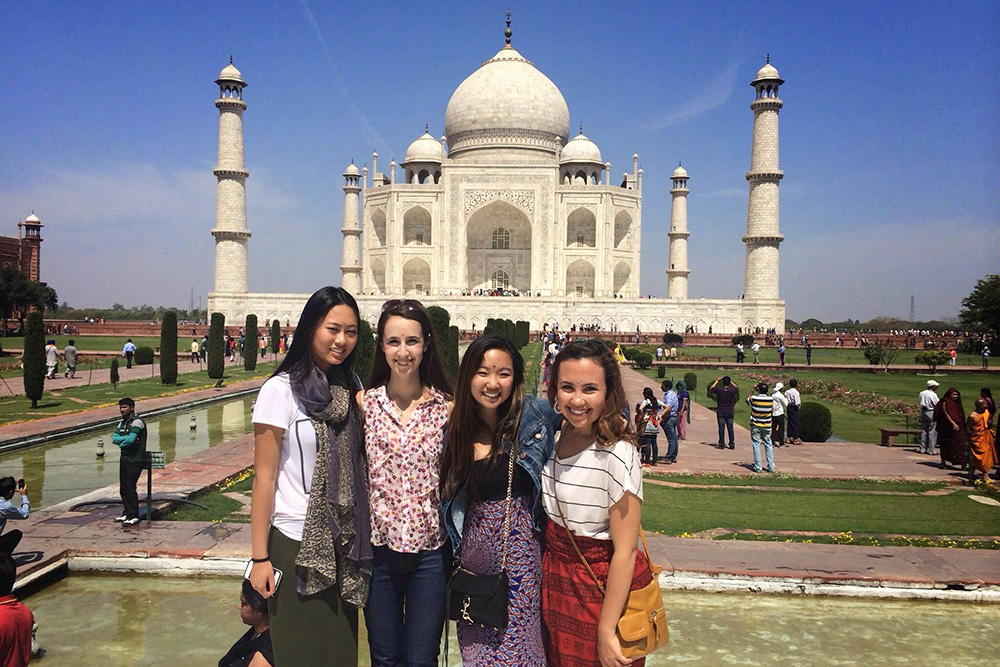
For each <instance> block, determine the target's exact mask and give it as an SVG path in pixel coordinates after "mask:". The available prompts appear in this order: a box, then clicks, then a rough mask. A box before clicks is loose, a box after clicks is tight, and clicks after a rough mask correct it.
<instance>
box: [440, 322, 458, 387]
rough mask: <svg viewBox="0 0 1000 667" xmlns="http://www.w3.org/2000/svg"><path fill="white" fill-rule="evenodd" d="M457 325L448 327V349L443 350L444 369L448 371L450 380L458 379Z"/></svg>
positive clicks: (455, 380)
mask: <svg viewBox="0 0 1000 667" xmlns="http://www.w3.org/2000/svg"><path fill="white" fill-rule="evenodd" d="M458 337H459V332H458V327H456V326H455V325H452V326H450V327H448V349H447V350H446V351H445V355H444V357H443V359H444V369H445V370H446V371H447V372H448V375H449V377H451V379H452V382H457V381H458V365H459V359H458Z"/></svg>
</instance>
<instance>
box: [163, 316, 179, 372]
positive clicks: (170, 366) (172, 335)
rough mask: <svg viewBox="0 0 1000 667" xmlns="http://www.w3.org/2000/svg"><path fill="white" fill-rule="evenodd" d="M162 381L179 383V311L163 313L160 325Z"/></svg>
mask: <svg viewBox="0 0 1000 667" xmlns="http://www.w3.org/2000/svg"><path fill="white" fill-rule="evenodd" d="M160 383H161V384H177V311H175V310H168V311H167V312H165V313H163V323H162V324H161V325H160Z"/></svg>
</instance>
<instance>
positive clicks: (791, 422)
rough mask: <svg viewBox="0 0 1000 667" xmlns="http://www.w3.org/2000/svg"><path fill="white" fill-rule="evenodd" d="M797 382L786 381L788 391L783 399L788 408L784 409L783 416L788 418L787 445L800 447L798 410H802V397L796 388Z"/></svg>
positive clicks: (794, 380)
mask: <svg viewBox="0 0 1000 667" xmlns="http://www.w3.org/2000/svg"><path fill="white" fill-rule="evenodd" d="M798 386H799V381H798V380H796V379H795V378H792V379H791V380H789V381H788V391H786V392H785V399H786V400H787V401H788V406H787V407H786V408H785V415H786V417H787V418H788V444H790V445H801V444H802V439H801V438H800V437H799V410H800V409H801V408H802V396H801V394H799V390H798V389H796V387H798Z"/></svg>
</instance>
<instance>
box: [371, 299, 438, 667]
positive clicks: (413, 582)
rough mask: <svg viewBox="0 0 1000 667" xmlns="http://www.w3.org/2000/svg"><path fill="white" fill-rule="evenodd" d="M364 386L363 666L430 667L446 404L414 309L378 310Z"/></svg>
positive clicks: (423, 318) (432, 349)
mask: <svg viewBox="0 0 1000 667" xmlns="http://www.w3.org/2000/svg"><path fill="white" fill-rule="evenodd" d="M371 386H372V388H371V389H369V390H368V391H367V392H365V397H364V406H365V448H366V450H367V453H368V480H369V487H370V488H369V499H370V504H371V525H372V531H371V532H372V537H371V541H372V546H373V549H374V557H375V560H374V569H373V573H372V588H371V594H370V596H369V598H368V605H367V606H366V607H365V624H366V625H367V627H368V644H369V647H370V649H371V661H372V666H373V667H379V666H381V665H393V666H395V665H404V664H405V665H428V666H431V665H436V664H437V660H438V649H439V646H440V641H441V631H442V629H443V628H444V621H445V603H446V600H445V591H446V588H447V583H448V581H447V576H448V572H447V567H448V565H449V564H450V558H449V554H448V548H447V545H446V542H447V537H446V533H445V529H444V526H442V524H441V501H440V495H439V492H438V486H439V477H440V465H441V464H440V459H441V450H442V447H443V444H444V437H443V430H442V429H443V427H444V425H445V422H446V421H447V420H448V415H449V414H450V412H451V409H452V407H453V403H452V399H451V393H452V389H451V382H450V381H449V380H448V377H447V376H446V375H445V373H444V369H443V368H442V365H441V361H440V358H439V356H438V353H437V347H436V345H435V341H434V338H433V336H432V332H431V322H430V318H429V317H428V316H427V312H426V311H425V310H424V308H423V306H422V305H421V304H420V302H419V301H413V300H411V299H406V300H400V299H393V300H392V301H387V302H386V303H385V305H383V307H382V316H381V317H380V318H379V321H378V334H377V340H376V350H375V361H374V365H373V367H372V378H371Z"/></svg>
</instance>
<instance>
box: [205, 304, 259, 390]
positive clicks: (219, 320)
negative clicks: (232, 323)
mask: <svg viewBox="0 0 1000 667" xmlns="http://www.w3.org/2000/svg"><path fill="white" fill-rule="evenodd" d="M225 326H226V316H225V315H223V314H222V313H212V321H211V324H210V325H209V327H208V377H210V378H213V379H216V380H221V379H222V376H223V375H224V374H225V372H226V339H225V335H224V334H223V329H225ZM247 343H250V344H252V345H257V341H256V339H255V340H253V341H250V339H249V338H248V339H247ZM244 347H246V346H245V345H244Z"/></svg>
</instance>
